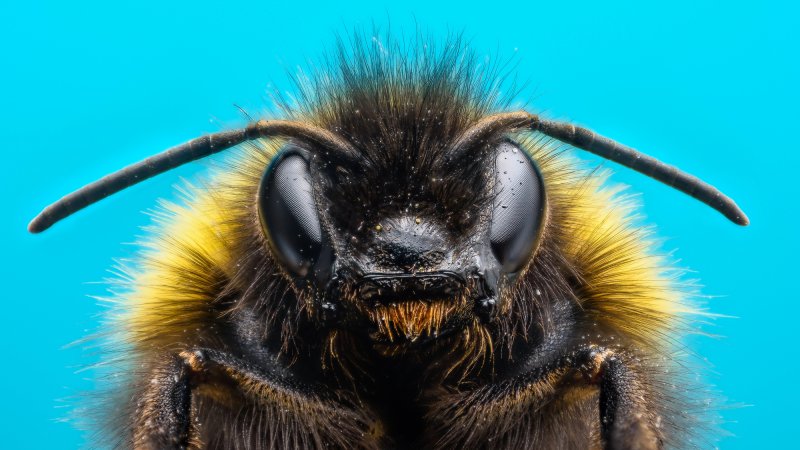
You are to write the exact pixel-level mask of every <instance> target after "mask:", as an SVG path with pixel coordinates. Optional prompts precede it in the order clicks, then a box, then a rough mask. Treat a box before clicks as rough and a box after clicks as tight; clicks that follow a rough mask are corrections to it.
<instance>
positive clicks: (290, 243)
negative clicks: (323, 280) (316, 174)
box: [258, 145, 323, 276]
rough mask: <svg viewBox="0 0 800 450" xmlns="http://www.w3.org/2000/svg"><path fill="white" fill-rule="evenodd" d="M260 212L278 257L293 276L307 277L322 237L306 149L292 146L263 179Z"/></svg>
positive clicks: (271, 165)
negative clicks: (304, 150)
mask: <svg viewBox="0 0 800 450" xmlns="http://www.w3.org/2000/svg"><path fill="white" fill-rule="evenodd" d="M258 210H259V216H260V219H261V224H262V226H263V227H264V230H265V231H266V233H267V237H268V238H269V241H270V244H271V246H272V250H273V252H274V253H275V256H276V257H278V258H279V259H280V260H281V262H283V264H284V265H285V267H286V268H287V269H289V270H290V271H292V272H294V274H296V275H299V276H306V275H307V274H308V272H309V270H310V269H311V267H312V266H313V265H314V263H315V262H316V260H317V258H318V257H319V255H320V251H321V247H322V239H323V237H322V227H321V224H320V219H319V214H318V212H317V205H316V201H315V198H314V189H313V186H312V178H311V174H310V172H309V162H308V159H307V158H306V156H305V154H304V152H303V150H301V149H300V148H298V147H295V146H292V145H289V146H287V147H286V148H284V149H283V150H282V151H281V153H280V154H279V155H278V156H276V157H275V158H274V159H273V161H272V162H271V163H270V165H269V167H267V170H266V172H265V173H264V176H263V177H262V179H261V186H260V187H259V191H258Z"/></svg>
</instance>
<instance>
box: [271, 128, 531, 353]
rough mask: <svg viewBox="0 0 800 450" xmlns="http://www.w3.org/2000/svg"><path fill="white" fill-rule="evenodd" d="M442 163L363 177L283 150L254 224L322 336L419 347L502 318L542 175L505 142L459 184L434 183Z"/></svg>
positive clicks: (342, 165) (479, 155) (441, 175)
mask: <svg viewBox="0 0 800 450" xmlns="http://www.w3.org/2000/svg"><path fill="white" fill-rule="evenodd" d="M397 153H398V152H392V153H387V154H388V155H391V154H397ZM453 153H454V152H452V151H451V149H450V148H448V147H442V148H440V149H438V151H435V152H431V158H430V159H428V160H423V161H422V162H420V161H419V160H416V161H415V162H414V163H408V162H404V161H391V160H390V161H382V166H381V167H374V165H373V164H371V162H370V161H369V160H368V159H366V158H361V159H356V160H354V161H345V162H342V160H341V158H337V157H336V155H330V154H327V155H326V154H325V153H324V152H313V153H312V152H309V151H308V150H306V149H304V148H303V147H301V146H299V145H297V144H293V143H290V144H287V145H285V146H284V147H283V149H282V150H281V151H280V153H279V154H278V156H276V157H275V158H274V160H273V162H272V163H271V164H270V166H269V167H268V168H267V170H266V172H265V174H264V176H263V178H262V182H261V186H260V189H259V195H258V203H259V216H260V219H261V223H262V226H263V228H264V230H265V233H266V235H267V238H268V242H269V243H270V247H271V249H272V253H273V255H275V257H276V258H277V259H278V260H279V261H280V262H281V263H282V265H283V267H284V268H285V270H286V272H287V273H289V274H290V276H291V277H292V278H293V279H294V282H295V286H296V287H297V288H298V289H299V290H300V291H303V290H310V291H311V292H312V295H309V296H306V297H307V298H309V301H310V302H311V305H310V306H311V308H310V309H311V310H315V311H318V312H319V313H320V314H319V315H318V317H320V318H321V320H323V321H324V322H325V323H326V325H332V326H334V327H344V328H348V329H349V330H351V331H356V332H358V333H361V334H363V335H366V336H368V338H369V339H371V340H372V341H374V342H376V343H381V344H391V343H402V344H419V343H425V342H430V341H431V340H434V339H436V338H438V337H441V336H446V335H449V334H451V333H453V332H454V331H457V330H459V329H461V328H463V327H465V326H466V325H468V324H472V323H474V322H475V321H476V320H480V321H482V322H490V321H492V320H493V319H494V318H496V317H497V315H499V314H502V313H503V312H504V311H507V308H504V307H503V302H504V301H505V300H504V299H505V298H506V297H507V296H506V295H504V293H505V291H506V290H507V289H508V288H509V286H511V285H512V284H513V281H514V280H515V279H516V277H517V275H518V274H519V273H520V272H521V271H523V270H524V269H525V267H526V265H527V263H528V262H529V260H530V258H531V257H532V255H533V253H534V252H535V248H536V244H537V241H538V237H539V235H540V231H541V229H542V225H543V221H544V217H545V191H544V184H543V181H542V177H541V174H540V173H539V170H538V169H537V167H536V165H535V164H534V162H533V161H532V160H531V158H530V157H529V156H528V155H527V153H526V152H525V151H523V150H522V149H521V148H520V147H519V146H518V145H517V144H516V143H514V142H512V141H509V140H505V141H499V142H493V143H491V144H489V145H482V149H481V150H480V151H476V152H473V153H472V155H471V156H472V157H473V163H472V164H469V165H466V167H467V169H465V170H464V169H462V170H461V172H460V173H459V176H457V177H453V176H445V175H447V173H448V172H449V171H451V169H452V167H453V163H454V161H453ZM400 154H402V153H400ZM390 159H391V158H390ZM459 166H460V167H465V165H464V164H459ZM392 169H394V170H392Z"/></svg>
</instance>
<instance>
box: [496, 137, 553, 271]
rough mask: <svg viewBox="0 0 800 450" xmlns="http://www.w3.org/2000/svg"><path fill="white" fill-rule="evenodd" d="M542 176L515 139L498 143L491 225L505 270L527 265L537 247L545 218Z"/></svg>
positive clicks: (518, 269) (497, 255)
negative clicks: (515, 142) (513, 141)
mask: <svg viewBox="0 0 800 450" xmlns="http://www.w3.org/2000/svg"><path fill="white" fill-rule="evenodd" d="M544 208H545V191H544V183H543V181H542V176H541V174H540V173H539V169H538V168H537V167H536V164H534V162H533V161H532V160H531V158H530V157H529V156H528V154H527V153H526V152H525V151H523V150H522V149H520V148H519V146H517V145H516V144H514V143H512V142H508V141H507V142H503V143H502V144H500V145H499V146H498V149H497V157H496V159H495V185H494V201H493V203H492V219H491V225H490V228H489V241H490V243H491V247H492V252H493V253H494V256H495V257H496V258H497V260H498V261H499V262H500V264H501V265H502V267H503V272H505V273H515V272H518V271H520V270H522V268H523V267H524V266H525V263H526V262H527V261H528V259H529V258H530V256H531V254H532V253H533V250H534V248H535V247H536V242H537V240H538V238H539V233H540V231H541V228H542V219H543V218H544Z"/></svg>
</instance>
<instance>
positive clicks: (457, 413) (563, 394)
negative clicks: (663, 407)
mask: <svg viewBox="0 0 800 450" xmlns="http://www.w3.org/2000/svg"><path fill="white" fill-rule="evenodd" d="M644 386H645V383H643V380H642V379H641V378H640V376H639V374H638V373H637V372H636V370H635V369H634V368H633V367H632V365H631V364H628V363H626V362H625V358H623V357H622V356H620V355H616V354H615V353H613V352H612V351H610V350H606V349H604V348H601V347H597V346H589V347H585V348H580V349H578V350H575V351H573V352H570V353H568V354H567V355H565V356H563V357H561V358H558V359H557V360H556V361H553V362H552V363H550V364H547V365H546V366H544V367H540V368H537V369H536V370H533V371H531V372H528V373H525V374H523V375H520V376H517V377H515V378H513V379H510V380H506V381H502V382H498V383H496V384H491V385H488V386H483V387H480V388H477V389H475V390H473V391H470V392H466V393H464V392H459V393H455V394H451V395H448V396H446V397H445V398H443V399H441V400H438V401H437V400H434V401H433V402H432V407H431V409H430V411H429V413H428V418H429V420H430V423H432V424H433V427H432V429H431V430H430V436H431V439H430V443H431V444H432V445H433V446H434V447H437V448H515V449H523V448H548V449H550V448H553V449H556V448H565V449H566V448H594V447H595V446H598V445H599V446H600V447H602V448H604V449H606V450H658V449H660V448H662V447H663V439H662V437H661V434H660V433H659V429H658V427H657V425H656V423H657V421H658V419H657V416H656V413H655V411H652V408H651V407H650V405H649V400H650V398H649V397H650V395H649V394H650V393H649V392H647V391H646V389H645V387H644ZM598 391H599V395H598ZM598 403H599V404H598Z"/></svg>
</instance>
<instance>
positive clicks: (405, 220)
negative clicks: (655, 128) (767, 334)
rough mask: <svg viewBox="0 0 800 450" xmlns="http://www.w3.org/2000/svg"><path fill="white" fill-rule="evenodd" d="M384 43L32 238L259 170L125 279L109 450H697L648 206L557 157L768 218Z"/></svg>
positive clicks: (65, 203) (468, 72)
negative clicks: (177, 184)
mask: <svg viewBox="0 0 800 450" xmlns="http://www.w3.org/2000/svg"><path fill="white" fill-rule="evenodd" d="M373 44H374V43H371V42H369V40H367V39H361V40H359V39H356V40H355V41H354V42H353V43H352V45H350V46H347V45H344V44H342V45H340V46H339V50H338V52H337V54H336V57H335V58H332V61H333V62H332V63H330V64H329V66H327V67H326V69H325V70H322V71H320V72H319V73H316V74H314V75H312V76H310V77H307V78H303V79H301V80H300V81H301V82H300V83H298V86H297V91H298V95H297V98H296V100H295V101H293V102H292V101H288V100H280V99H279V104H280V105H281V106H282V107H283V115H282V116H281V117H276V118H273V119H262V120H253V121H251V122H250V123H249V124H248V125H247V126H246V127H244V128H242V129H236V130H231V131H223V132H218V133H213V134H209V135H206V136H202V137H199V138H196V139H193V140H190V141H188V142H186V143H184V144H181V145H178V146H176V147H173V148H171V149H169V150H167V151H165V152H163V153H160V154H158V155H156V156H152V157H150V158H147V159H145V160H143V161H141V162H139V163H136V164H133V165H131V166H129V167H126V168H124V169H122V170H120V171H118V172H116V173H113V174H111V175H108V176H106V177H104V178H102V179H100V180H98V181H96V182H94V183H91V184H89V185H87V186H85V187H83V188H81V189H79V190H78V191H75V192H73V193H71V194H69V195H67V196H65V197H64V198H62V199H61V200H59V201H57V202H56V203H54V204H52V205H50V206H48V207H47V208H45V209H44V210H43V211H42V213H41V214H39V215H38V216H37V217H36V218H35V219H34V220H33V221H32V222H31V223H30V225H29V230H30V231H31V232H34V233H38V232H41V231H44V230H46V229H47V228H49V227H50V226H52V225H53V224H54V223H56V222H58V221H59V220H62V219H64V218H66V217H67V216H69V215H70V214H72V213H74V212H76V211H78V210H80V209H82V208H85V207H87V206H89V205H91V204H93V203H95V202H97V201H99V200H101V199H103V198H105V197H107V196H109V195H112V194H114V193H116V192H118V191H120V190H123V189H125V188H127V187H129V186H131V185H133V184H136V183H139V182H141V181H144V180H146V179H148V178H150V177H153V176H156V175H158V174H160V173H163V172H166V171H168V170H170V169H172V168H175V167H178V166H180V165H183V164H186V163H188V162H191V161H194V160H197V159H200V158H204V157H206V156H209V155H211V154H214V153H217V152H222V151H225V150H227V149H231V148H234V147H236V148H237V149H238V151H237V152H235V153H234V155H233V156H232V157H231V158H230V160H229V161H228V162H227V163H226V165H225V166H224V168H222V169H220V170H218V173H216V174H215V175H214V176H213V177H212V179H211V180H210V181H209V182H207V183H205V184H203V185H202V186H201V187H190V188H189V189H188V195H187V198H186V199H185V202H183V203H181V204H166V205H165V207H164V211H163V212H162V213H160V214H159V215H158V216H157V224H156V225H155V226H154V228H153V232H152V233H151V235H150V237H149V238H148V240H147V242H146V243H145V245H144V250H143V251H142V253H141V255H140V258H139V260H138V262H137V263H136V264H135V265H134V266H132V267H130V268H128V269H127V273H126V279H127V281H126V282H125V287H126V289H125V292H124V293H122V294H120V296H119V298H117V299H116V300H115V303H116V304H117V305H118V306H117V308H116V309H115V310H114V311H112V313H111V315H110V317H111V318H112V325H111V328H110V331H109V333H110V335H111V338H110V339H109V340H110V342H112V344H109V345H110V346H111V347H113V351H114V352H116V353H117V355H116V356H114V357H110V358H109V359H110V361H109V363H108V364H107V367H108V370H109V371H110V372H111V374H112V375H113V377H110V378H113V379H114V380H116V381H115V382H114V383H113V384H112V386H111V387H110V388H109V389H108V393H107V394H106V395H105V396H104V397H103V402H102V404H103V406H102V409H101V414H100V417H102V420H101V422H102V423H98V424H97V425H98V427H99V428H100V429H101V432H100V434H102V435H103V436H104V439H105V440H104V441H102V443H101V442H98V443H97V445H107V446H110V447H115V448H135V449H189V448H192V449H195V448H198V449H199V448H204V449H205V448H209V449H223V448H224V449H228V448H231V449H245V448H248V449H250V448H252V449H266V448H297V449H300V448H302V449H306V448H347V449H350V448H363V449H373V448H437V449H449V448H465V449H473V448H509V449H512V448H513V449H520V448H545V449H578V448H603V449H660V448H681V447H690V446H695V445H697V442H698V441H697V431H696V430H698V429H700V425H699V419H698V417H700V416H701V415H702V414H701V413H697V412H695V411H696V409H695V405H694V403H693V400H692V398H691V395H690V393H689V391H690V390H691V389H689V387H688V385H687V384H685V383H686V380H687V378H691V377H687V376H686V374H685V371H686V370H687V369H686V366H685V365H684V361H683V359H682V358H681V357H680V356H679V354H680V352H679V350H680V344H677V343H676V342H679V339H680V335H681V333H683V332H685V331H686V329H687V325H686V324H687V321H688V319H687V317H688V316H687V314H691V313H693V312H695V311H694V310H693V309H692V307H691V305H690V304H689V303H688V302H687V300H686V298H687V294H686V293H685V292H683V290H682V288H681V287H680V285H679V284H678V283H676V281H675V280H674V279H673V277H672V276H671V274H672V273H673V272H672V269H671V267H670V265H669V262H668V261H667V260H666V259H665V258H664V257H663V256H662V255H661V254H660V253H659V252H658V251H657V249H656V248H655V246H654V244H653V243H652V240H651V238H650V231H649V228H646V227H643V226H641V225H639V224H638V222H637V221H636V219H635V211H636V205H635V204H633V203H632V202H631V200H630V199H629V198H627V197H625V196H624V195H621V194H620V192H621V188H619V187H617V186H613V185H609V184H608V183H607V174H606V173H605V172H602V171H598V170H589V169H586V168H584V165H583V164H582V163H581V162H580V161H578V160H577V159H575V158H574V157H573V156H572V155H571V153H569V152H567V151H565V150H564V149H563V148H562V147H560V146H559V145H557V144H556V143H557V142H561V143H564V144H568V145H569V146H571V147H574V148H576V149H580V150H584V151H587V152H590V153H593V154H595V155H599V156H601V157H603V158H606V159H608V160H611V161H614V162H617V163H619V164H622V165H623V166H626V167H629V168H631V169H633V170H635V171H638V172H640V173H642V174H644V175H647V176H649V177H652V178H654V179H656V180H659V181H661V182H662V183H664V184H665V185H667V186H670V187H672V188H675V189H677V190H679V191H681V192H684V193H686V194H688V195H690V196H692V197H694V198H696V199H698V200H700V201H701V202H704V203H705V204H707V205H708V206H710V207H712V208H714V209H716V210H718V211H719V212H721V213H722V214H724V215H725V216H726V217H727V218H728V219H730V220H731V221H733V222H734V223H736V224H738V225H747V224H748V219H747V217H746V216H745V214H744V213H743V212H742V211H741V210H740V209H739V208H738V207H737V206H736V204H735V203H734V202H733V201H732V200H731V199H730V198H728V197H726V196H725V195H723V194H722V193H720V192H719V191H718V190H716V189H715V188H713V187H712V186H710V185H709V184H707V183H705V182H703V181H701V180H699V179H698V178H695V177H693V176H691V175H689V174H687V173H684V172H682V171H680V170H679V169H677V168H675V167H672V166H669V165H667V164H665V163H663V162H661V161H658V160H656V159H654V158H652V157H650V156H647V155H645V154H643V153H640V152H638V151H636V150H634V149H631V148H629V147H626V146H624V145H622V144H620V143H618V142H615V141H613V140H611V139H609V138H606V137H603V136H600V135H598V134H596V133H594V132H592V131H590V130H588V129H586V128H582V127H579V126H576V125H574V124H571V123H568V122H560V121H554V120H549V119H546V118H543V117H540V116H539V115H536V114H532V113H529V112H527V111H521V110H512V108H510V107H509V102H508V99H507V98H506V97H503V96H502V95H500V94H499V93H498V90H497V88H496V86H497V83H496V78H495V75H496V73H495V72H493V71H492V70H490V69H486V68H485V67H484V66H483V65H481V64H480V61H478V60H477V59H476V58H475V57H474V56H473V55H472V54H471V53H470V52H469V50H468V49H467V48H466V46H464V45H463V44H462V43H460V42H449V43H448V44H447V45H445V46H443V47H442V48H441V50H436V49H433V48H432V47H429V46H425V45H420V46H419V48H416V49H414V48H412V49H411V50H412V51H409V48H407V47H404V46H403V45H402V44H400V43H398V44H395V45H373ZM112 353H113V352H112Z"/></svg>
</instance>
